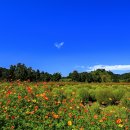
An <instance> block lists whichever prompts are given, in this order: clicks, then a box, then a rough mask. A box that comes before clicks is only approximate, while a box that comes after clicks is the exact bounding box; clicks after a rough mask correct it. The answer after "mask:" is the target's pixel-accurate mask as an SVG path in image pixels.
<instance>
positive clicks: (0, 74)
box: [0, 63, 130, 83]
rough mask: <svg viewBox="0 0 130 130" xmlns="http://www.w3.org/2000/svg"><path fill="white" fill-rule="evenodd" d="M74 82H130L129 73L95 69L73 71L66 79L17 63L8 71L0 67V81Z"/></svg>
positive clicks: (58, 74)
mask: <svg viewBox="0 0 130 130" xmlns="http://www.w3.org/2000/svg"><path fill="white" fill-rule="evenodd" d="M15 80H20V81H27V80H28V81H31V82H32V81H33V82H34V81H35V82H38V81H46V82H49V81H68V82H69V81H75V82H87V83H92V82H96V83H102V82H130V73H125V74H114V73H113V72H111V71H106V70H105V69H97V70H95V71H91V72H81V73H79V72H78V71H76V70H75V71H73V72H71V73H69V75H68V76H67V77H62V75H61V73H59V72H57V73H54V74H50V73H48V72H44V71H40V70H34V69H32V67H27V66H26V65H25V64H21V63H18V64H17V65H11V66H10V68H9V69H7V68H2V67H0V81H15Z"/></svg>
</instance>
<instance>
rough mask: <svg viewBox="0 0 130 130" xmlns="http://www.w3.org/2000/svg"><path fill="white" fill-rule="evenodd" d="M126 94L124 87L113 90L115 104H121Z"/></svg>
mask: <svg viewBox="0 0 130 130" xmlns="http://www.w3.org/2000/svg"><path fill="white" fill-rule="evenodd" d="M124 94H125V90H124V89H120V88H118V89H115V90H114V91H113V95H114V100H113V104H119V102H120V100H121V99H122V97H123V96H124Z"/></svg>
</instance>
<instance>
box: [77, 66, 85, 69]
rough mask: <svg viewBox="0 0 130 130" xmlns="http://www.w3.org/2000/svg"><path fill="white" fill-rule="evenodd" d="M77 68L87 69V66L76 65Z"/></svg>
mask: <svg viewBox="0 0 130 130" xmlns="http://www.w3.org/2000/svg"><path fill="white" fill-rule="evenodd" d="M75 68H76V69H85V68H86V67H85V66H84V65H77V66H75Z"/></svg>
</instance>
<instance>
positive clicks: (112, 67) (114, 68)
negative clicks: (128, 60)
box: [87, 65, 130, 71]
mask: <svg viewBox="0 0 130 130" xmlns="http://www.w3.org/2000/svg"><path fill="white" fill-rule="evenodd" d="M97 69H105V70H107V71H109V70H110V71H128V70H130V65H95V66H91V67H88V70H87V71H94V70H97Z"/></svg>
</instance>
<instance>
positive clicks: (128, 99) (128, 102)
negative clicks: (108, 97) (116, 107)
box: [121, 92, 130, 108]
mask: <svg viewBox="0 0 130 130" xmlns="http://www.w3.org/2000/svg"><path fill="white" fill-rule="evenodd" d="M121 103H122V105H123V106H125V107H128V108H130V92H127V93H126V94H125V95H124V97H123V98H122V100H121Z"/></svg>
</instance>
